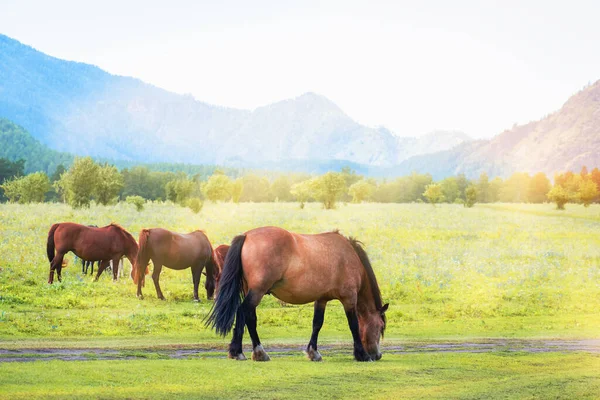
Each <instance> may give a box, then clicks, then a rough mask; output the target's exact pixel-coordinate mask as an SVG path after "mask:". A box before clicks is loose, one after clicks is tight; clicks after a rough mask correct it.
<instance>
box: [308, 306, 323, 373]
mask: <svg viewBox="0 0 600 400" xmlns="http://www.w3.org/2000/svg"><path fill="white" fill-rule="evenodd" d="M326 306H327V301H319V300H317V301H315V313H314V316H313V331H312V335H311V337H310V341H309V342H308V346H307V347H306V351H305V353H306V356H307V357H308V359H309V360H310V361H323V357H321V353H319V350H317V339H318V337H319V331H320V330H321V327H322V326H323V320H324V319H325V307H326Z"/></svg>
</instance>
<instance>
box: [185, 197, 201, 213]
mask: <svg viewBox="0 0 600 400" xmlns="http://www.w3.org/2000/svg"><path fill="white" fill-rule="evenodd" d="M187 206H188V208H189V209H190V210H192V212H193V213H194V214H198V213H199V212H200V211H201V210H202V206H204V203H202V200H200V199H199V198H198V197H192V198H191V199H189V200H188V201H187Z"/></svg>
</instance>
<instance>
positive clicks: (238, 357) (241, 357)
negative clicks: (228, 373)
mask: <svg viewBox="0 0 600 400" xmlns="http://www.w3.org/2000/svg"><path fill="white" fill-rule="evenodd" d="M228 357H229V358H231V359H232V360H237V361H246V356H245V355H244V353H240V354H237V355H233V354H229V355H228Z"/></svg>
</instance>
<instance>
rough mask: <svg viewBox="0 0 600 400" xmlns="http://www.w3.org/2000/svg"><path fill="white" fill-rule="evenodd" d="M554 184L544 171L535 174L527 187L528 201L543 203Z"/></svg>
mask: <svg viewBox="0 0 600 400" xmlns="http://www.w3.org/2000/svg"><path fill="white" fill-rule="evenodd" d="M551 187H552V185H551V184H550V180H549V179H548V177H547V176H546V174H544V173H543V172H539V173H537V174H535V175H534V176H533V177H532V178H531V180H530V181H529V188H528V189H527V201H528V202H530V203H543V202H545V201H546V200H547V199H548V198H547V197H546V195H547V194H548V192H549V191H550V188H551Z"/></svg>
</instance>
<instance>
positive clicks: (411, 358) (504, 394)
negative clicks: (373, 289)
mask: <svg viewBox="0 0 600 400" xmlns="http://www.w3.org/2000/svg"><path fill="white" fill-rule="evenodd" d="M598 371H600V356H599V355H590V354H579V353H575V354H560V353H547V354H524V353H502V352H500V353H490V354H445V353H442V354H440V353H437V354H409V355H389V356H386V357H384V358H383V359H382V360H381V361H379V362H376V363H357V362H354V361H351V360H350V358H349V357H348V356H347V355H337V356H336V355H334V356H331V357H328V358H327V359H326V361H324V362H323V363H311V362H309V361H307V360H305V359H302V357H301V356H283V357H279V358H274V360H273V361H272V362H270V363H255V362H250V361H246V362H236V361H232V360H224V359H214V358H205V359H202V358H200V359H198V358H190V359H188V360H163V359H148V360H126V361H70V362H63V361H39V362H19V363H4V364H0V388H2V390H0V398H2V399H12V400H15V399H28V400H29V399H36V398H44V399H48V398H61V399H62V398H66V397H69V398H106V399H112V398H153V399H161V398H165V399H166V398H174V397H176V398H233V399H235V398H240V399H241V398H244V399H247V398H250V399H253V398H273V399H288V398H323V399H336V398H380V399H386V398H387V399H397V398H454V399H506V398H519V399H539V398H552V399H573V398H576V399H586V398H587V399H593V398H597V396H598V393H600V374H598Z"/></svg>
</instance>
